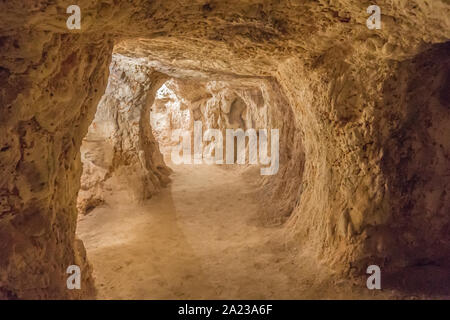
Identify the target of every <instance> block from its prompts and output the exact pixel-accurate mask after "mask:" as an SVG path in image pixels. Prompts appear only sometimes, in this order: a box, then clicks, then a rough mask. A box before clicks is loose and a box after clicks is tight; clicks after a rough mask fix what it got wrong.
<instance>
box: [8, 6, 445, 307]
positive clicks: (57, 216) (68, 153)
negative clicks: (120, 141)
mask: <svg viewBox="0 0 450 320" xmlns="http://www.w3.org/2000/svg"><path fill="white" fill-rule="evenodd" d="M369 4H371V3H369V2H368V1H362V2H360V1H349V0H320V1H312V0H311V1H302V2H298V3H297V2H284V1H269V0H262V1H258V2H253V1H241V0H239V1H238V0H229V1H204V0H196V1H192V0H179V1H160V0H158V1H152V2H148V1H144V0H136V1H133V2H124V1H121V2H117V1H112V0H110V1H101V2H93V1H88V0H81V1H78V5H79V6H80V7H81V8H82V28H81V30H80V31H78V30H68V29H67V28H66V19H67V16H68V15H67V14H66V3H63V2H62V1H57V3H55V2H51V3H50V2H43V1H42V2H23V1H19V0H12V1H7V2H2V3H1V4H0V33H1V38H0V75H1V76H0V82H1V85H0V99H1V100H0V105H1V108H2V110H1V116H0V151H1V152H0V172H1V178H2V179H1V182H0V204H1V207H0V208H1V212H0V298H80V297H90V296H92V295H93V293H94V289H93V283H92V279H91V277H90V270H89V267H88V265H87V262H86V261H85V254H84V250H83V248H82V244H81V243H80V242H77V240H76V239H75V228H76V216H77V210H76V199H77V193H78V190H79V187H80V176H81V170H82V169H81V161H80V151H79V150H80V146H81V142H82V139H83V137H84V136H85V135H86V133H87V131H88V126H89V125H90V123H91V122H92V120H93V119H94V114H95V110H96V106H97V104H98V102H99V100H100V98H101V97H102V95H103V93H104V90H105V88H106V85H107V76H108V66H109V62H110V60H111V53H112V51H113V47H114V45H115V49H114V50H115V51H116V52H117V53H120V54H123V55H126V56H129V57H132V58H142V59H145V60H147V61H149V62H148V63H149V66H151V67H152V68H153V69H154V70H156V71H159V72H161V73H165V74H167V75H169V76H178V77H183V78H190V79H203V80H207V79H211V80H221V81H237V82H239V81H244V80H245V79H252V78H253V79H258V80H261V79H262V78H264V79H271V80H270V81H275V82H276V87H278V88H279V89H276V90H279V92H280V95H284V99H286V101H287V102H288V105H289V107H290V108H291V110H292V114H293V118H294V120H295V121H294V127H292V128H291V129H290V130H292V131H291V138H289V141H291V142H290V145H292V146H298V147H296V149H293V150H291V151H289V154H290V156H289V157H290V158H289V160H290V161H292V163H302V162H303V161H304V173H303V176H302V178H299V177H291V176H289V174H287V173H286V174H280V173H279V175H278V179H280V180H283V181H286V180H290V179H294V180H296V181H298V183H301V186H300V187H298V186H297V187H295V188H299V189H298V190H300V191H301V192H299V193H300V195H299V196H298V197H296V199H295V209H294V210H293V212H292V214H291V218H290V220H289V221H288V223H287V226H286V228H287V229H288V230H291V231H292V233H293V235H295V237H298V241H299V243H301V244H302V245H303V246H309V247H311V249H312V250H315V251H316V252H317V253H318V256H320V257H321V258H322V261H323V262H324V263H329V264H332V265H333V266H334V268H336V269H337V270H340V271H348V270H351V269H352V268H355V269H356V270H360V269H363V268H364V267H365V266H366V265H367V262H368V261H370V262H371V263H374V262H377V263H380V264H382V265H383V266H384V265H386V267H392V268H395V267H399V266H405V265H406V266H408V265H417V264H424V263H425V264H430V263H434V264H443V263H444V262H443V260H445V259H448V257H449V256H450V254H449V253H450V239H449V235H450V232H449V215H448V209H449V208H448V205H449V203H450V201H449V200H450V199H449V197H450V195H449V193H448V192H446V191H445V190H448V186H449V184H450V176H449V174H448V172H449V170H450V161H449V154H450V145H449V142H448V139H446V137H447V136H448V127H449V105H448V103H449V96H448V87H449V86H448V85H449V78H448V74H449V58H448V57H449V54H448V53H449V47H448V43H444V42H446V41H448V40H449V38H450V28H449V27H450V21H449V16H450V5H449V3H448V1H446V0H434V1H428V0H419V1H415V2H414V3H412V2H411V1H407V0H384V1H377V4H378V5H379V6H380V8H381V10H382V29H381V30H368V29H367V27H366V25H365V20H366V19H367V16H368V14H367V13H366V8H367V7H368V6H369ZM155 77H156V78H158V79H159V77H160V74H159V73H157V75H156V74H155ZM151 81H152V82H153V81H155V79H153V78H152V79H151ZM156 89H157V88H156ZM156 89H155V90H156ZM144 118H145V120H146V121H147V123H148V117H140V118H139V119H140V120H139V121H143V119H144ZM144 131H146V132H147V136H148V137H149V136H150V134H151V132H150V127H149V126H146V127H145V130H144ZM127 134H128V133H127ZM133 135H134V133H133ZM294 137H300V139H301V141H300V142H297V141H295V140H293V138H294ZM124 138H126V137H124ZM139 141H140V142H138V143H141V142H142V141H143V140H139ZM151 148H152V147H151V145H147V146H142V145H141V146H140V148H138V149H135V150H133V152H130V153H129V154H130V157H131V158H133V159H135V156H136V153H135V151H137V150H144V153H145V154H146V155H149V154H152V153H153V152H155V149H153V150H152V149H151ZM295 150H296V151H295ZM120 159H121V160H125V159H123V158H120ZM147 159H150V158H147ZM146 161H147V160H144V161H143V162H142V161H141V162H139V165H138V168H136V171H137V172H139V175H140V174H141V173H142V170H149V168H152V170H153V167H151V164H153V162H151V164H150V163H147V162H146ZM124 164H125V162H124ZM125 166H126V165H125ZM302 170H303V169H300V168H299V169H298V170H296V171H297V172H300V171H302ZM144 172H145V171H144ZM156 172H157V171H156ZM153 174H154V172H153V171H152V172H151V173H149V175H147V176H145V175H144V177H145V179H147V178H149V177H151V176H152V175H153ZM141 177H143V176H141ZM147 180H148V179H147ZM300 180H301V181H300ZM153 182H154V181H152V185H156V184H157V183H155V184H153ZM283 183H285V182H283ZM280 185H282V182H280ZM287 190H288V189H286V192H288V191H287ZM288 202H291V200H289V201H288ZM288 207H289V206H288ZM71 264H78V265H80V266H82V269H83V283H82V290H80V291H77V290H72V291H69V290H67V288H66V281H65V280H66V274H65V270H66V268H67V266H68V265H71Z"/></svg>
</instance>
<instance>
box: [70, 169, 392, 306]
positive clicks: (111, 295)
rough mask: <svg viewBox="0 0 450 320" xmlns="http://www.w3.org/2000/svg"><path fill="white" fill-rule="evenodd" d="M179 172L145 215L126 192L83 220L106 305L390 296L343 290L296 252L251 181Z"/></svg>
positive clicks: (343, 284) (348, 285)
mask: <svg viewBox="0 0 450 320" xmlns="http://www.w3.org/2000/svg"><path fill="white" fill-rule="evenodd" d="M172 168H173V169H174V174H173V175H172V176H171V178H172V179H173V182H172V184H171V185H170V186H169V187H167V188H165V189H164V190H163V192H162V193H161V194H159V195H158V196H155V197H153V198H152V199H150V200H148V201H146V202H144V203H142V204H140V205H137V204H132V203H130V201H129V200H127V199H128V194H127V191H126V190H124V189H120V188H117V190H115V191H114V192H111V194H109V195H108V196H107V198H106V204H105V205H103V206H101V207H98V208H96V209H95V210H93V211H92V212H90V213H89V214H88V215H87V216H82V217H80V219H79V223H78V230H77V233H78V236H79V237H80V238H81V239H82V240H83V241H84V244H85V246H86V249H87V253H88V258H89V260H90V262H91V263H92V265H93V267H94V277H95V281H96V286H97V288H98V298H100V299H335V298H341V299H355V298H362V299H367V298H369V299H370V298H383V297H387V296H388V295H389V293H388V292H383V291H381V292H380V291H378V292H375V291H370V290H368V289H367V288H366V287H365V285H361V284H356V283H352V282H349V281H342V280H339V281H336V280H335V278H334V277H333V275H332V274H331V272H329V270H327V269H326V268H325V267H320V266H319V265H318V264H317V263H316V262H315V261H314V260H313V259H312V258H310V257H309V256H308V254H307V252H301V248H298V246H297V248H294V246H292V245H289V244H288V243H287V242H286V240H285V237H283V236H282V234H283V232H282V231H283V229H282V227H263V226H262V225H261V223H258V199H257V196H256V194H255V191H254V190H255V189H254V187H253V185H252V184H251V181H250V180H249V174H248V172H247V173H246V174H245V175H242V174H241V173H240V172H238V171H233V170H229V169H225V168H223V167H220V166H208V165H201V166H199V165H196V166H186V165H180V166H172ZM257 173H258V171H255V174H257ZM244 176H245V177H246V178H244ZM250 177H251V175H250Z"/></svg>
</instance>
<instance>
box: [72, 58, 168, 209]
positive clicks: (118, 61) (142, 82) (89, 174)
mask: <svg viewBox="0 0 450 320" xmlns="http://www.w3.org/2000/svg"><path fill="white" fill-rule="evenodd" d="M110 70H111V73H110V77H109V82H108V86H107V88H106V91H105V94H104V95H103V97H102V99H101V100H100V103H99V105H98V106H97V113H96V115H95V118H94V121H93V123H92V124H91V126H90V127H89V131H88V134H87V136H86V137H85V139H84V143H83V145H82V149H81V150H82V158H83V168H84V169H83V175H82V177H81V191H80V194H79V197H78V208H79V210H80V211H81V212H86V210H89V209H91V208H92V207H95V205H97V204H99V203H101V202H102V201H103V193H104V192H105V190H104V189H105V185H107V184H108V182H109V184H111V183H114V182H111V181H108V179H110V178H111V177H112V176H113V175H115V176H116V177H117V178H118V179H119V180H117V181H121V182H122V184H124V185H125V186H126V188H128V190H129V191H130V200H131V201H141V200H144V199H148V198H150V197H151V196H152V195H153V194H155V193H157V192H158V191H159V190H160V188H161V187H163V186H165V185H167V183H168V182H169V181H170V179H169V178H168V176H169V174H170V169H169V168H168V167H167V166H166V165H165V163H164V160H163V158H162V155H161V153H160V151H159V148H158V143H157V142H156V141H155V139H154V137H153V134H152V131H151V128H150V123H149V117H150V107H151V105H152V104H153V101H154V99H155V95H156V91H157V90H158V89H159V87H160V86H161V85H162V84H163V82H164V81H165V80H166V77H165V76H164V75H162V74H159V73H157V72H155V71H154V70H152V69H150V68H147V67H146V66H143V65H140V64H136V63H135V62H134V61H133V60H131V59H126V58H124V57H121V56H120V55H114V56H113V60H112V63H111V65H110ZM108 187H109V188H113V187H114V186H113V185H109V186H108Z"/></svg>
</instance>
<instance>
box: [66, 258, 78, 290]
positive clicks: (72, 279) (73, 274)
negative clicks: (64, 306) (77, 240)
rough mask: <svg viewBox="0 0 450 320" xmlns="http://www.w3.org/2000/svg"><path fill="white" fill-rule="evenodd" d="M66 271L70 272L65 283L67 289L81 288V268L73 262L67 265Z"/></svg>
mask: <svg viewBox="0 0 450 320" xmlns="http://www.w3.org/2000/svg"><path fill="white" fill-rule="evenodd" d="M66 273H68V274H70V276H68V277H67V281H66V285H67V289H69V290H73V289H77V290H80V289H81V270H80V267H79V266H77V265H75V264H73V265H70V266H68V267H67V270H66Z"/></svg>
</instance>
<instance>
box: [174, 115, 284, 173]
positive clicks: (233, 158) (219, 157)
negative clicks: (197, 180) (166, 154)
mask: <svg viewBox="0 0 450 320" xmlns="http://www.w3.org/2000/svg"><path fill="white" fill-rule="evenodd" d="M202 131H203V130H202V122H201V121H195V122H194V137H193V139H194V141H193V142H194V143H193V145H194V148H193V149H194V150H193V151H194V152H192V142H191V135H192V134H191V131H189V130H182V129H176V130H174V131H173V132H172V142H175V143H178V144H177V145H176V146H175V147H174V148H173V149H172V152H171V158H172V162H173V163H174V164H202V163H205V164H224V163H225V164H234V163H237V164H245V163H246V154H247V152H246V151H247V150H246V149H247V148H246V143H245V142H246V138H248V144H247V147H248V154H249V159H248V163H249V164H258V158H259V164H261V165H268V167H265V168H261V170H260V173H261V175H274V174H276V173H277V172H278V168H279V160H280V156H279V151H280V150H279V149H280V148H279V131H278V129H271V130H270V156H269V154H268V147H269V144H268V130H267V129H259V130H258V131H256V130H255V129H247V130H245V131H244V130H242V129H226V143H225V162H224V158H223V154H224V138H223V134H222V131H221V130H219V129H207V130H206V131H205V133H204V134H203V132H202ZM180 137H181V142H180ZM235 141H236V145H235ZM204 143H205V145H204ZM258 144H259V147H258ZM213 151H214V152H213ZM258 151H259V152H258ZM180 153H182V155H180ZM213 153H214V155H213ZM192 155H193V156H192ZM258 155H259V157H258Z"/></svg>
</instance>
